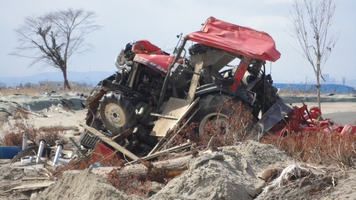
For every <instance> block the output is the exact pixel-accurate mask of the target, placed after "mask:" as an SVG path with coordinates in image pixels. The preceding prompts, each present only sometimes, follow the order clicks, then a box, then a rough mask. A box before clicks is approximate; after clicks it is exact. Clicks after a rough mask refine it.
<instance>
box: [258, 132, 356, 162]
mask: <svg viewBox="0 0 356 200" xmlns="http://www.w3.org/2000/svg"><path fill="white" fill-rule="evenodd" d="M262 143H266V144H272V145H274V146H276V147H277V148H279V149H281V150H283V151H285V152H286V153H287V154H288V155H289V156H291V157H293V158H295V159H297V160H300V161H303V162H311V163H317V164H327V165H338V166H343V167H352V168H355V167H356V151H355V150H356V149H355V143H356V135H341V134H339V133H321V132H309V133H291V134H289V135H287V136H284V137H278V136H274V135H267V136H265V137H264V138H263V139H262Z"/></svg>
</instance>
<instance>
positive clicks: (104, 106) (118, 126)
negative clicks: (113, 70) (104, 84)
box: [99, 92, 137, 136]
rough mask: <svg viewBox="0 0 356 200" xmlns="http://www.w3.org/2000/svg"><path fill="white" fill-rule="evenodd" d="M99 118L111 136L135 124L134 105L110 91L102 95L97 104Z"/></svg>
mask: <svg viewBox="0 0 356 200" xmlns="http://www.w3.org/2000/svg"><path fill="white" fill-rule="evenodd" d="M99 112H100V117H101V120H102V121H103V123H104V125H105V127H106V129H107V130H108V131H110V132H111V133H112V135H113V136H115V135H117V134H120V133H122V132H124V131H125V130H127V129H128V128H133V127H134V126H135V125H136V122H137V119H136V114H135V107H134V106H133V105H132V104H131V102H130V101H129V100H128V99H127V98H125V97H124V96H122V95H121V94H117V93H113V92H110V93H108V94H106V95H104V96H103V97H102V99H101V100H100V105H99Z"/></svg>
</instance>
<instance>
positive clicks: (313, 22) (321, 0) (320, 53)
mask: <svg viewBox="0 0 356 200" xmlns="http://www.w3.org/2000/svg"><path fill="white" fill-rule="evenodd" d="M335 9H336V4H335V3H334V0H294V1H293V4H292V10H291V11H290V12H291V16H292V17H291V21H292V24H293V26H292V28H291V32H292V34H291V35H292V36H293V37H295V38H297V40H298V42H299V44H300V47H301V49H302V56H303V57H304V58H305V59H306V60H307V61H308V62H309V63H310V65H311V66H312V68H313V70H314V73H315V77H316V79H317V84H316V87H317V89H318V102H319V107H321V105H320V87H321V85H320V78H322V79H323V80H324V78H323V76H322V68H323V66H324V65H325V63H326V61H327V60H328V58H329V56H330V55H331V52H332V49H333V48H334V47H335V44H336V42H337V39H338V35H333V36H329V28H330V26H331V22H332V17H333V16H334V12H335ZM324 81H325V80H324Z"/></svg>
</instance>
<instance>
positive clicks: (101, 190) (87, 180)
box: [37, 170, 141, 200]
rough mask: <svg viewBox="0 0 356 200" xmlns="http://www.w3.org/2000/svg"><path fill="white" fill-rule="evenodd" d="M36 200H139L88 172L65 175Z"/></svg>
mask: <svg viewBox="0 0 356 200" xmlns="http://www.w3.org/2000/svg"><path fill="white" fill-rule="evenodd" d="M37 199H41V200H45V199H48V200H54V199H78V200H80V199H83V200H84V199H85V200H87V199H108V200H109V199H141V198H140V197H137V196H133V195H131V196H128V195H126V194H125V193H123V192H121V191H119V190H117V189H116V188H115V187H114V186H112V185H111V184H110V183H109V182H108V181H107V180H106V179H104V178H102V177H99V176H97V175H95V174H93V173H91V172H89V170H83V171H82V172H80V173H79V174H71V173H65V174H64V175H63V177H62V178H60V179H59V180H58V181H57V182H56V183H55V184H53V185H52V186H49V187H48V188H47V189H45V190H44V191H43V192H41V193H40V194H39V195H38V197H37Z"/></svg>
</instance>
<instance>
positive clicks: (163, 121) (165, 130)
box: [148, 97, 200, 155]
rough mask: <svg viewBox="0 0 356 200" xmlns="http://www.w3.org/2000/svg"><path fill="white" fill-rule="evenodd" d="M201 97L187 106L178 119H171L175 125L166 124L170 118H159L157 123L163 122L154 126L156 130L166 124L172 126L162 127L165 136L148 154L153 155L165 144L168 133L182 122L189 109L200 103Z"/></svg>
mask: <svg viewBox="0 0 356 200" xmlns="http://www.w3.org/2000/svg"><path fill="white" fill-rule="evenodd" d="M199 99H200V97H198V98H196V99H195V100H194V101H193V102H192V103H191V104H190V105H189V106H188V107H187V108H185V110H184V113H181V114H180V117H179V119H178V120H174V121H173V120H171V121H170V122H171V123H172V124H173V125H172V124H164V123H165V122H167V121H168V119H161V120H158V122H157V123H158V124H159V123H161V124H160V126H158V127H156V126H154V127H153V129H154V130H160V129H159V128H161V127H164V125H166V126H170V127H168V129H161V130H160V131H161V134H164V136H163V138H162V139H161V140H160V141H159V142H158V143H157V144H156V146H155V147H154V148H153V149H152V150H151V152H150V153H149V154H148V155H151V154H153V153H154V152H156V151H157V150H158V149H159V148H160V147H161V146H162V144H164V143H166V142H167V138H168V137H169V133H168V132H171V131H173V130H174V129H175V127H176V126H177V124H178V123H179V122H181V121H182V119H184V118H185V117H186V115H187V114H188V113H189V111H190V110H191V109H192V108H193V107H194V106H195V105H196V104H197V103H198V101H199ZM180 100H182V99H180ZM167 106H168V104H167ZM167 106H166V108H167ZM182 109H183V108H182ZM155 128H156V129H155ZM166 128H167V127H166ZM152 132H153V130H152ZM152 132H151V134H152Z"/></svg>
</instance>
